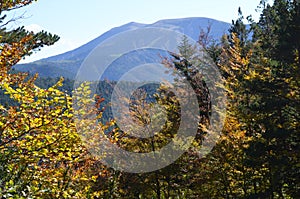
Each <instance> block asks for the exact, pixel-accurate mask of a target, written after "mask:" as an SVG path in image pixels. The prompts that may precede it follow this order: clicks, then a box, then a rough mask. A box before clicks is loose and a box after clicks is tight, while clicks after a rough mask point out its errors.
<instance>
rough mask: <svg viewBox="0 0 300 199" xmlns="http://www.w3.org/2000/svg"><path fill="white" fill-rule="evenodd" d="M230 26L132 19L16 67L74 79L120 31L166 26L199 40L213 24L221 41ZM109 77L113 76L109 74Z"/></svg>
mask: <svg viewBox="0 0 300 199" xmlns="http://www.w3.org/2000/svg"><path fill="white" fill-rule="evenodd" d="M230 25H231V24H229V23H225V22H222V21H217V20H214V19H209V18H202V17H193V18H182V19H166V20H160V21H157V22H155V23H153V24H140V23H134V22H131V23H128V24H125V25H122V26H120V27H116V28H113V29H111V30H109V31H107V32H105V33H104V34H102V35H101V36H99V37H97V38H95V39H94V40H92V41H90V42H88V43H87V44H84V45H83V46H81V47H79V48H76V49H74V50H72V51H69V52H66V53H63V54H59V55H56V56H52V57H49V58H45V59H41V60H38V61H35V62H32V63H28V64H19V65H17V66H16V69H17V70H21V71H29V72H30V73H36V72H38V73H39V75H40V76H42V77H58V76H64V77H67V78H71V79H73V78H74V77H75V76H76V73H77V70H78V69H79V67H80V65H81V63H82V62H83V60H84V59H85V58H86V56H87V55H88V54H89V53H90V52H91V51H92V50H93V49H94V48H95V47H96V46H98V45H99V44H100V43H101V42H103V41H104V40H106V39H107V38H110V37H112V36H114V35H116V34H118V33H121V32H124V31H129V30H135V29H138V28H142V27H155V28H167V29H171V30H176V31H179V32H181V33H184V34H186V35H188V36H189V37H191V38H193V39H194V40H198V37H199V33H200V31H201V30H206V28H207V27H208V26H211V32H210V36H211V37H212V38H213V39H216V40H218V39H220V38H221V36H222V35H223V34H224V33H226V32H227V31H228V29H229V28H230ZM107 78H108V79H114V78H113V77H110V76H108V77H107Z"/></svg>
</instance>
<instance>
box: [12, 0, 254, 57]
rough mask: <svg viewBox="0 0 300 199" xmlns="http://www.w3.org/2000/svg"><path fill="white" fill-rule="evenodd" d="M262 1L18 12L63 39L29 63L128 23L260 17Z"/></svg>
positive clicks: (157, 0) (95, 4) (89, 2)
mask: <svg viewBox="0 0 300 199" xmlns="http://www.w3.org/2000/svg"><path fill="white" fill-rule="evenodd" d="M259 2H260V0H186V1H184V0H105V1H104V0H81V1H80V0H39V1H37V2H35V3H33V4H32V5H29V6H27V7H25V8H22V9H21V10H18V11H17V13H15V16H17V15H19V14H20V13H24V12H25V16H26V17H25V19H22V20H21V21H19V22H18V23H17V24H16V25H24V26H25V27H27V28H28V29H30V30H41V29H44V30H46V31H49V32H51V33H55V34H58V35H59V36H60V37H61V39H60V41H59V42H58V43H56V44H55V45H54V46H52V47H45V48H43V49H42V50H41V51H40V52H37V53H35V54H34V55H32V56H31V57H30V58H29V59H26V62H28V61H32V60H36V59H40V58H44V57H49V56H52V55H56V54H60V53H63V52H66V51H68V50H72V49H74V48H76V47H79V46H80V45H82V44H85V43H87V42H88V41H90V40H92V39H94V38H96V37H98V36H100V35H101V34H102V33H104V32H106V31H108V30H109V29H111V28H113V27H116V26H120V25H123V24H125V23H128V22H132V21H134V22H139V23H154V22H156V21H158V20H161V19H171V18H183V17H209V18H213V19H217V20H221V21H225V22H231V20H232V19H236V18H237V10H238V7H239V6H240V7H241V8H242V11H243V13H244V15H246V16H247V15H250V14H251V15H252V16H253V17H254V19H256V20H257V19H258V17H259V13H257V12H256V11H255V9H256V8H257V6H258V4H259Z"/></svg>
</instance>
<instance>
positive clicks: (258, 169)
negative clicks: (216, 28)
mask: <svg viewBox="0 0 300 199" xmlns="http://www.w3.org/2000/svg"><path fill="white" fill-rule="evenodd" d="M0 3H1V4H0V14H1V16H0V17H1V18H0V41H1V42H0V89H1V92H0V93H1V104H0V196H1V198H157V199H160V198H228V199H229V198H249V199H250V198H253V199H258V198H261V199H265V198H270V199H273V198H295V199H296V198H299V197H300V180H299V179H300V162H299V160H300V157H299V156H300V153H299V152H300V150H299V149H300V148H299V139H300V137H299V131H300V124H299V122H300V89H299V88H300V3H299V1H295V0H294V1H293V0H275V1H274V3H273V4H272V5H269V4H268V3H267V1H265V0H262V1H261V3H260V5H258V10H259V12H260V13H261V16H260V19H259V21H258V22H255V21H253V20H252V19H251V17H246V18H244V16H243V14H242V12H241V10H239V14H240V18H238V19H237V20H235V21H233V22H232V27H231V29H230V30H229V33H228V34H226V35H224V36H223V37H222V38H220V40H219V41H211V40H210V39H209V32H205V31H202V32H201V33H199V45H201V47H202V48H201V49H202V50H204V51H205V52H206V53H207V54H208V55H209V56H210V58H211V59H212V60H213V61H214V62H215V64H216V65H217V66H218V68H219V70H220V71H221V73H222V76H223V81H224V82H223V85H224V86H223V89H225V90H226V95H227V110H226V119H225V124H224V127H223V129H222V132H207V125H209V122H208V121H209V120H208V119H209V117H210V109H211V107H210V106H209V104H210V101H209V100H210V99H209V91H208V90H207V86H206V84H205V81H204V80H203V77H202V76H201V73H200V69H199V66H198V65H195V64H194V63H197V62H198V61H199V60H194V59H195V56H193V55H194V54H196V53H198V52H197V50H198V49H196V48H194V47H193V46H192V45H191V44H189V43H188V42H187V40H185V39H183V41H182V44H181V45H180V46H179V47H178V48H179V51H180V54H179V55H175V54H173V58H172V59H166V60H163V63H164V64H165V65H166V67H168V68H173V69H174V71H176V73H177V74H179V75H181V76H182V77H184V78H186V79H187V81H189V83H190V84H191V85H192V87H193V89H194V91H195V93H196V94H197V101H198V105H199V110H200V111H201V113H200V116H201V118H200V119H199V128H198V132H197V135H196V138H195V139H194V142H193V143H194V144H193V146H192V147H190V148H189V149H188V150H187V151H186V152H185V153H184V154H183V155H182V156H181V157H180V158H179V159H178V160H176V161H175V162H174V163H173V164H171V165H169V166H167V167H165V168H163V169H160V170H157V171H154V172H150V173H138V174H134V173H126V172H121V171H117V170H114V169H112V168H108V167H106V166H105V165H104V164H102V163H101V160H99V158H97V157H93V156H92V155H91V154H90V152H89V148H88V147H87V146H86V145H84V144H83V140H82V139H81V138H80V133H85V134H86V135H87V138H88V139H89V142H90V143H92V144H93V143H94V144H95V146H96V144H97V143H96V142H97V139H98V138H99V136H100V137H102V138H103V139H104V138H105V139H109V140H110V142H112V143H114V144H116V145H118V146H119V147H122V148H124V149H126V150H131V151H136V152H147V151H151V150H153V149H156V148H160V147H162V146H164V145H165V144H166V143H168V141H169V140H170V139H172V138H174V136H175V135H176V131H177V129H178V124H179V123H180V105H179V102H178V99H177V98H176V96H175V95H174V93H170V92H168V90H167V89H166V88H164V87H162V86H161V87H159V88H158V89H157V91H156V93H155V95H154V96H153V98H151V99H150V100H149V99H148V98H149V94H148V97H147V94H145V91H147V90H148V91H149V90H151V92H150V93H152V92H153V88H154V87H151V86H150V88H143V89H140V92H137V93H136V95H137V97H136V98H134V99H133V100H135V102H134V103H132V113H133V114H132V117H135V118H136V121H138V122H141V123H147V122H149V121H147V120H146V119H143V118H144V117H143V116H144V115H147V110H148V109H147V107H151V104H152V103H153V99H155V100H156V101H157V103H159V104H161V105H162V106H164V107H165V110H166V111H167V113H166V114H167V121H166V126H165V128H164V129H163V131H161V132H159V133H158V134H156V135H155V136H153V137H152V138H149V139H138V138H134V137H130V136H128V135H127V133H126V132H123V131H122V130H121V129H119V128H118V126H116V125H115V123H116V122H115V121H114V119H113V118H110V117H109V116H110V113H106V114H107V115H106V116H104V115H105V113H104V112H105V111H107V110H108V109H109V108H108V106H109V104H108V103H107V102H105V100H106V99H105V98H106V97H109V90H110V89H112V87H113V85H114V83H107V82H103V83H101V84H102V86H99V93H98V94H99V95H98V96H95V103H93V104H94V106H84V105H83V104H85V103H83V102H82V101H83V100H87V99H77V100H76V101H75V102H74V101H72V100H74V98H72V96H71V95H72V93H71V92H70V91H71V90H72V89H73V85H72V84H73V82H72V80H65V82H64V80H63V79H62V78H61V79H42V78H40V79H39V78H38V74H37V75H34V74H30V75H29V74H27V73H22V72H17V71H12V67H13V66H14V65H15V64H17V63H18V62H19V61H20V60H21V59H22V57H24V56H28V55H30V54H31V53H32V51H33V50H36V49H40V48H42V47H43V46H45V45H52V44H54V43H55V42H56V41H57V40H58V39H59V37H58V36H57V35H52V34H50V33H47V32H44V31H42V32H39V33H33V32H28V31H26V30H25V29H24V28H22V27H19V28H17V29H14V30H10V29H7V28H6V26H7V20H8V19H6V17H5V12H7V11H8V12H10V11H11V10H15V9H18V8H20V7H24V6H27V5H29V4H30V3H33V1H32V0H15V1H10V0H3V1H0ZM245 21H248V23H249V24H250V25H249V26H246V25H245V23H244V22H245ZM208 30H209V29H208ZM182 60H184V61H182ZM200 61H201V60H200ZM16 70H17V68H16ZM155 88H156V87H155ZM89 90H90V88H89V83H83V84H82V85H81V86H80V87H79V88H77V92H78V93H82V94H85V93H89ZM104 91H106V92H107V93H105V92H104ZM74 103H76V105H77V106H82V107H81V108H80V111H78V109H73V108H72V107H73V105H74ZM103 104H104V105H103ZM141 107H143V108H141ZM89 114H94V115H97V118H98V119H99V120H98V121H99V122H98V123H97V124H95V128H93V129H88V128H87V127H86V124H87V123H88V122H90V121H88V120H89V117H85V116H88V115H89ZM78 115H80V116H81V118H84V119H82V120H81V121H80V122H76V121H75V118H76V117H74V116H78ZM102 117H105V119H104V120H103V119H101V118H102ZM141 118H142V119H141ZM75 123H76V124H75ZM208 133H220V134H221V137H220V139H219V140H218V142H217V144H216V145H215V147H214V148H213V149H212V151H211V152H210V153H209V154H208V155H206V156H205V157H199V155H198V154H197V150H198V149H199V148H201V143H202V141H203V139H205V136H206V135H207V134H208ZM90 147H92V146H90ZM110 155H111V156H112V155H113V154H107V156H110Z"/></svg>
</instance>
